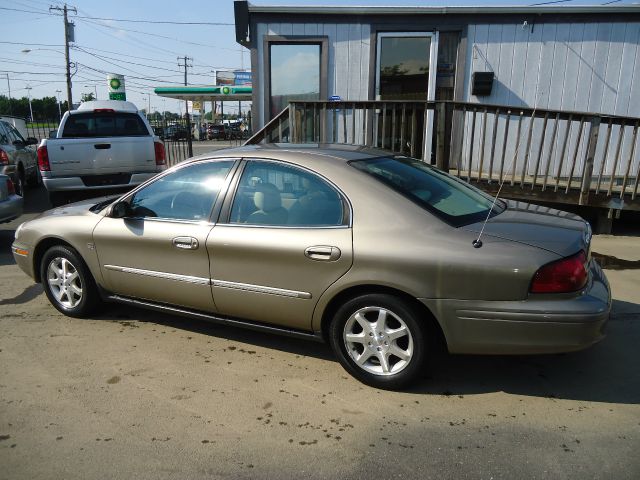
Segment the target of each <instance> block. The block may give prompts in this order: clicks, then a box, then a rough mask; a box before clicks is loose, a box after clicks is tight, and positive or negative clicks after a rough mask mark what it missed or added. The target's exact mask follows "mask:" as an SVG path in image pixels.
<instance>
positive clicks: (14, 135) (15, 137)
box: [5, 123, 24, 143]
mask: <svg viewBox="0 0 640 480" xmlns="http://www.w3.org/2000/svg"><path fill="white" fill-rule="evenodd" d="M5 128H6V129H7V134H8V135H9V142H10V143H15V142H16V141H17V142H22V143H24V138H22V135H20V132H19V131H18V130H16V128H15V127H14V126H13V125H10V124H8V123H7V124H5Z"/></svg>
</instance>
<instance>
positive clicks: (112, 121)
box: [62, 112, 150, 138]
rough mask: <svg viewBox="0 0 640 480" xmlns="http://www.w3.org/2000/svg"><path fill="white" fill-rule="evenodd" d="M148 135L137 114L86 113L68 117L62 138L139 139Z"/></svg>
mask: <svg viewBox="0 0 640 480" xmlns="http://www.w3.org/2000/svg"><path fill="white" fill-rule="evenodd" d="M147 135H150V134H149V131H148V130H147V126H146V125H145V124H144V122H143V121H142V119H141V118H140V116H139V115H138V114H137V113H126V112H87V113H76V114H73V115H69V117H68V118H67V122H66V123H65V125H64V130H63V131H62V138H84V137H141V136H147Z"/></svg>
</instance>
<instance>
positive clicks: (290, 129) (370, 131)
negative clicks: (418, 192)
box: [247, 101, 640, 210]
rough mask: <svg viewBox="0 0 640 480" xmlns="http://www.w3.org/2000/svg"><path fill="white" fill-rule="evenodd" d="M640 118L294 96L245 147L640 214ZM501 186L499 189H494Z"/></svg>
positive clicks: (472, 105) (495, 107)
mask: <svg viewBox="0 0 640 480" xmlns="http://www.w3.org/2000/svg"><path fill="white" fill-rule="evenodd" d="M639 126H640V118H636V117H621V116H614V115H600V114H595V113H588V112H569V111H561V110H549V109H541V108H528V107H514V106H504V105H488V104H476V103H464V102H446V101H436V102H405V101H359V102H347V101H340V102H325V101H314V102H291V103H290V104H289V106H288V107H287V108H286V109H285V110H283V111H282V112H281V113H280V114H278V116H276V117H275V118H274V119H273V120H272V121H271V122H269V123H268V124H267V125H266V126H265V127H264V128H263V129H262V130H261V131H260V132H258V133H257V134H256V135H254V136H253V137H252V138H250V139H249V140H248V141H247V143H248V144H252V143H259V142H262V141H266V142H268V143H269V142H291V143H341V144H352V145H363V146H371V147H375V148H381V149H384V150H388V151H391V152H394V153H398V154H403V155H408V156H412V157H415V158H421V159H423V160H424V161H426V162H428V163H431V164H435V165H436V166H438V167H439V168H441V169H443V170H446V171H449V172H450V173H452V174H454V175H456V176H458V177H461V178H464V179H465V180H467V181H469V182H471V183H474V184H477V185H478V186H479V187H481V188H483V189H484V190H487V191H489V192H495V191H497V190H498V188H501V189H502V190H501V192H503V193H502V194H503V195H505V196H510V197H512V198H518V199H527V200H538V201H548V202H558V203H571V204H577V205H591V206H597V207H606V208H612V209H620V210H621V209H632V210H640V196H639V195H638V188H639V180H640V153H639V150H640V148H638V145H637V143H638V141H639V140H640V139H638V127H639ZM500 186H501V187H500Z"/></svg>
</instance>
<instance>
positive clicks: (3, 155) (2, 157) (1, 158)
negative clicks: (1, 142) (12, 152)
mask: <svg viewBox="0 0 640 480" xmlns="http://www.w3.org/2000/svg"><path fill="white" fill-rule="evenodd" d="M8 164H9V155H7V152H5V151H4V150H2V149H1V148H0V165H8Z"/></svg>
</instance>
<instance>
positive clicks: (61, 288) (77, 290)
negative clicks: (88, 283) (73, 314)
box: [47, 257, 82, 308]
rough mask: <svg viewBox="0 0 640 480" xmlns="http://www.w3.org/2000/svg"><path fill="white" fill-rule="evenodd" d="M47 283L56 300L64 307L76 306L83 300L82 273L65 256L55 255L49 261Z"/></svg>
mask: <svg viewBox="0 0 640 480" xmlns="http://www.w3.org/2000/svg"><path fill="white" fill-rule="evenodd" d="M47 284H48V286H49V289H50V290H51V293H52V294H53V296H54V298H55V300H56V301H57V302H58V303H59V304H60V305H61V306H63V307H64V308H74V307H76V306H77V305H78V304H79V303H80V302H81V301H82V281H81V279H80V274H79V273H78V270H77V269H76V267H75V266H74V265H73V264H72V263H71V262H70V261H69V260H68V259H66V258H64V257H55V258H53V259H52V260H51V262H49V266H48V267H47Z"/></svg>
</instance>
